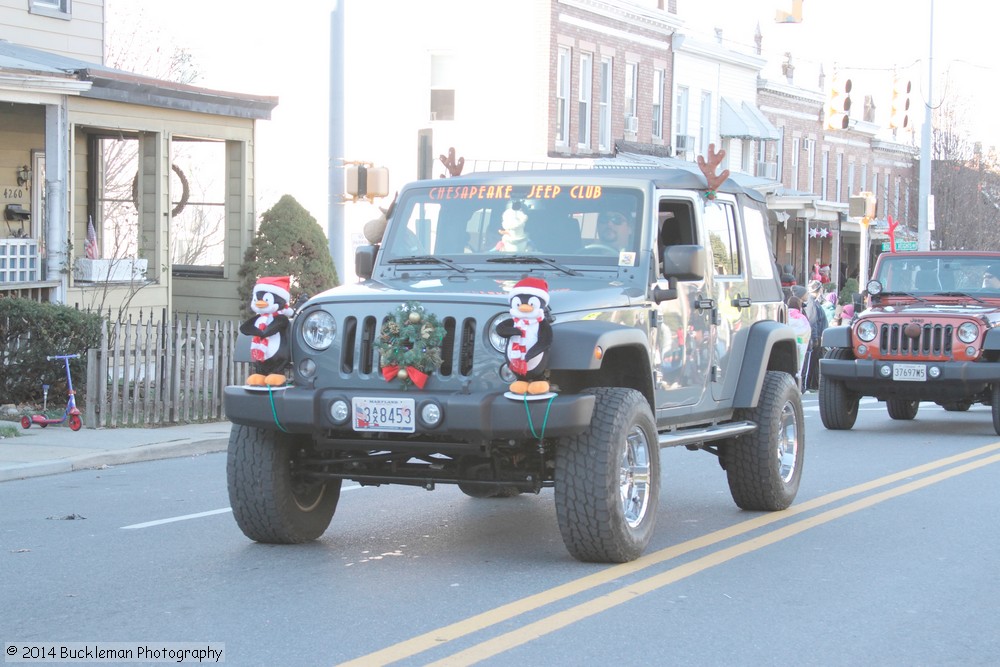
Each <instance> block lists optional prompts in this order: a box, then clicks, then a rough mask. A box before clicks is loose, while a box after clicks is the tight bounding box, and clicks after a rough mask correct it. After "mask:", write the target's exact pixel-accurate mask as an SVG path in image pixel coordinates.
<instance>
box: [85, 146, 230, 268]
mask: <svg viewBox="0 0 1000 667" xmlns="http://www.w3.org/2000/svg"><path fill="white" fill-rule="evenodd" d="M146 138H149V139H150V141H148V142H146V141H145V139H146ZM150 145H155V139H154V138H153V135H148V137H147V135H138V134H137V135H133V136H128V135H122V134H121V133H119V132H117V131H115V132H114V133H113V134H112V133H109V132H102V131H100V130H98V131H95V132H93V133H91V134H90V135H89V140H88V159H89V164H88V189H89V190H90V192H89V193H88V201H89V203H90V205H88V207H87V217H88V219H90V220H93V222H94V227H95V231H96V233H97V239H98V243H97V248H96V249H95V255H96V258H99V259H109V260H116V259H118V260H123V259H132V258H136V257H143V256H145V257H151V256H152V257H155V253H156V237H157V234H156V231H157V230H156V229H155V223H154V221H155V219H156V214H155V211H156V209H157V206H156V201H157V200H158V197H159V193H158V187H159V186H158V183H159V177H158V175H157V174H155V173H152V172H148V171H147V172H144V171H142V170H141V169H140V166H141V165H143V164H144V163H145V164H148V163H149V160H147V159H142V155H143V151H144V147H145V148H146V150H148V146H150ZM170 155H171V170H170V175H169V177H170V184H169V191H168V194H169V204H170V209H169V211H165V212H164V215H165V216H168V218H169V225H170V262H171V264H173V265H174V266H175V267H176V266H178V265H187V266H198V267H206V268H209V269H210V270H211V271H213V272H217V273H218V274H219V275H221V273H222V270H223V266H224V264H225V248H226V245H225V240H226V203H225V201H226V197H225V188H226V164H227V155H226V143H225V142H221V141H204V140H196V139H179V138H174V139H173V140H172V141H171V144H170ZM81 256H82V255H81ZM146 278H147V279H148V280H153V281H156V280H157V279H158V273H157V272H156V271H149V272H148V273H147V275H146Z"/></svg>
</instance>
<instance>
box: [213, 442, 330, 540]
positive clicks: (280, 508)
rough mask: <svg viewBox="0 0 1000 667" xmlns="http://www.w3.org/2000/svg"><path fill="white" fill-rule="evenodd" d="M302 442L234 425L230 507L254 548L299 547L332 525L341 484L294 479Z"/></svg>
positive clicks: (229, 472)
mask: <svg viewBox="0 0 1000 667" xmlns="http://www.w3.org/2000/svg"><path fill="white" fill-rule="evenodd" d="M309 446H311V445H310V443H309V441H308V440H307V439H305V438H303V437H302V436H292V435H288V434H285V433H276V432H274V431H266V430H264V429H259V428H255V427H252V426H240V425H238V424H233V428H232V431H230V434H229V456H228V459H227V461H226V477H227V478H228V486H229V504H230V505H231V506H232V508H233V517H235V519H236V524H237V525H238V526H239V527H240V530H242V531H243V534H244V535H246V536H247V537H249V538H250V539H251V540H254V541H256V542H266V543H269V544H299V543H301V542H308V541H310V540H315V539H316V538H317V537H319V536H320V535H322V534H323V532H324V531H325V530H326V529H327V527H328V526H329V525H330V520H331V519H332V518H333V513H334V511H335V510H336V509H337V501H338V500H339V499H340V484H341V480H339V479H335V480H329V481H326V482H308V483H307V482H305V481H303V480H301V479H298V478H297V477H296V476H295V475H293V469H294V467H295V462H296V459H297V458H298V457H299V456H300V455H301V454H300V449H301V448H302V447H306V449H308V447H309Z"/></svg>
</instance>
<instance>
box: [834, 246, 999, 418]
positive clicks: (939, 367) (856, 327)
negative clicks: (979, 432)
mask: <svg viewBox="0 0 1000 667" xmlns="http://www.w3.org/2000/svg"><path fill="white" fill-rule="evenodd" d="M867 298H868V307H867V309H866V310H865V311H864V312H862V313H861V314H860V315H858V316H857V317H856V318H855V319H854V321H853V322H852V323H851V324H850V325H849V326H842V327H831V328H828V329H827V330H826V331H825V332H824V334H823V347H825V348H828V352H827V355H826V357H825V358H823V359H821V360H820V362H819V370H820V381H819V413H820V417H821V418H822V420H823V426H825V427H826V428H828V429H850V428H851V427H852V426H854V422H855V420H856V419H857V416H858V401H859V400H860V398H861V397H862V396H874V397H875V398H877V399H878V400H880V401H885V403H886V407H887V408H888V410H889V416H890V417H892V418H893V419H913V418H914V417H916V416H917V409H918V408H919V406H920V401H933V402H935V403H937V404H938V405H940V406H942V407H943V408H944V409H945V410H950V411H965V410H968V409H969V407H970V406H971V405H972V404H973V403H982V404H984V405H991V406H992V409H993V428H994V430H995V431H996V432H997V434H998V435H1000V329H997V328H996V327H997V325H998V323H1000V253H990V252H957V251H947V252H945V251H940V252H897V253H883V254H882V255H880V256H879V258H878V261H877V262H876V263H875V269H874V271H873V273H872V280H871V281H870V282H869V283H868V285H867Z"/></svg>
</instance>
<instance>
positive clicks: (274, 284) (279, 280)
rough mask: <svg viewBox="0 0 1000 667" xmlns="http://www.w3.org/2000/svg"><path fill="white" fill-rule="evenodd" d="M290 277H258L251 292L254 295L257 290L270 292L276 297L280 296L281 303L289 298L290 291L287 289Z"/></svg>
mask: <svg viewBox="0 0 1000 667" xmlns="http://www.w3.org/2000/svg"><path fill="white" fill-rule="evenodd" d="M290 283H291V279H290V277H289V276H267V277H264V278H258V279H257V283H256V284H255V285H254V286H253V293H254V294H255V295H256V294H257V292H270V293H271V294H273V295H275V296H276V297H280V298H281V300H282V303H288V299H289V298H291V293H290V292H289V290H290V289H291V286H290Z"/></svg>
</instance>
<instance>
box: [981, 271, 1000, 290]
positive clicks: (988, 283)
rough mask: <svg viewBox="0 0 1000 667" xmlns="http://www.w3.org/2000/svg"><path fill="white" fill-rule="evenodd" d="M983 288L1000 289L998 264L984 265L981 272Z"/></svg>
mask: <svg viewBox="0 0 1000 667" xmlns="http://www.w3.org/2000/svg"><path fill="white" fill-rule="evenodd" d="M983 289H987V290H1000V265H992V266H988V267H986V273H984V274H983Z"/></svg>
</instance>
